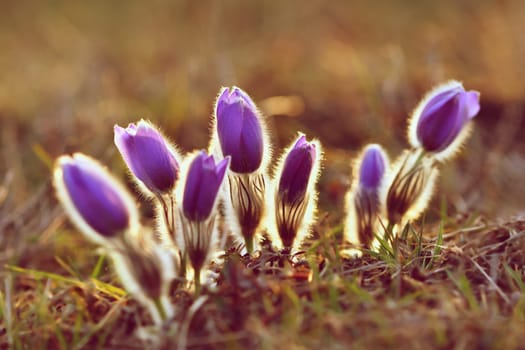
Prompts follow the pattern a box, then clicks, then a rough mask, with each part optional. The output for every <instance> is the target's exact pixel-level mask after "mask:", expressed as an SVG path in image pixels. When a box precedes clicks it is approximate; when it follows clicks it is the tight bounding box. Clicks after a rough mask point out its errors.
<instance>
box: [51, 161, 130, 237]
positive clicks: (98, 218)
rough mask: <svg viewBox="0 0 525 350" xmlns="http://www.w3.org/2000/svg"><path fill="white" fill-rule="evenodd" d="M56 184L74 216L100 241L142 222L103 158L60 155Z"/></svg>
mask: <svg viewBox="0 0 525 350" xmlns="http://www.w3.org/2000/svg"><path fill="white" fill-rule="evenodd" d="M54 185H55V188H56V191H57V194H58V197H59V199H60V201H61V203H62V205H63V206H64V208H65V209H66V212H67V214H68V215H69V217H70V218H71V220H72V221H73V222H74V223H75V224H76V225H77V226H78V227H79V228H80V230H81V231H82V232H83V233H84V234H86V235H87V236H88V237H89V238H90V239H91V240H93V241H94V242H96V243H99V244H104V243H107V240H108V239H111V238H114V237H116V236H119V235H120V234H121V233H123V232H124V231H129V230H133V229H135V228H136V227H137V226H138V213H137V208H136V206H135V204H134V202H133V199H132V197H131V195H130V194H129V193H128V191H126V190H125V189H124V188H123V186H122V185H120V183H118V182H117V181H116V180H115V179H114V178H113V177H112V176H111V175H110V174H109V172H108V171H107V170H106V169H105V168H104V167H103V166H102V165H101V164H100V163H99V162H97V161H96V160H94V159H92V158H90V157H88V156H86V155H83V154H80V153H76V154H74V155H73V156H72V157H71V156H61V157H60V158H58V160H57V162H56V165H55V171H54Z"/></svg>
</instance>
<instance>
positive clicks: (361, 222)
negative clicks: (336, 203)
mask: <svg viewBox="0 0 525 350" xmlns="http://www.w3.org/2000/svg"><path fill="white" fill-rule="evenodd" d="M387 168H388V157H387V155H386V153H385V152H384V151H383V149H382V148H381V146H379V145H377V144H371V145H368V146H367V147H366V148H365V149H364V151H363V152H362V154H361V155H360V156H359V157H358V158H357V161H356V162H355V164H354V174H355V175H354V180H353V181H354V183H353V185H352V188H351V190H350V191H349V192H348V194H347V198H346V213H347V221H346V225H345V237H346V240H347V241H348V242H350V243H351V244H353V245H354V246H358V247H359V246H361V247H364V248H370V247H371V244H372V242H373V240H374V234H376V233H377V230H378V228H379V227H378V226H379V224H380V222H379V218H380V215H381V211H382V208H383V203H381V198H380V194H381V187H382V185H383V182H384V179H385V175H386V171H387Z"/></svg>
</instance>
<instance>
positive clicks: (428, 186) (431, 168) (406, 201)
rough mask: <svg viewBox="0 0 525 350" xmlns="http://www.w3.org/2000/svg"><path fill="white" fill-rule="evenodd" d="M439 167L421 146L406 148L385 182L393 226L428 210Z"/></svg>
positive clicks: (388, 213) (415, 217)
mask: <svg viewBox="0 0 525 350" xmlns="http://www.w3.org/2000/svg"><path fill="white" fill-rule="evenodd" d="M437 175H438V169H437V167H436V164H435V162H434V160H433V159H432V158H431V157H427V156H425V155H422V154H421V150H420V149H413V150H410V151H405V152H404V153H403V154H402V155H401V156H400V157H399V158H398V160H397V161H396V162H395V163H394V165H393V167H392V171H391V173H390V176H389V179H388V180H387V181H386V186H384V190H385V191H386V212H387V218H388V221H389V223H390V224H391V225H395V224H399V223H405V222H407V221H410V220H414V219H417V217H418V216H419V215H420V214H421V213H422V212H423V211H424V210H425V209H426V206H427V205H428V202H429V200H430V198H431V196H432V191H433V189H434V183H435V180H436V178H437Z"/></svg>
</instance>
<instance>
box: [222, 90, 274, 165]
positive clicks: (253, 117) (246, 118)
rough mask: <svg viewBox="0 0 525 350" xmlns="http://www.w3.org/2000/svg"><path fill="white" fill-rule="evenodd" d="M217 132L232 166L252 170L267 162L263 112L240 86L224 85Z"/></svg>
mask: <svg viewBox="0 0 525 350" xmlns="http://www.w3.org/2000/svg"><path fill="white" fill-rule="evenodd" d="M215 116H216V123H217V135H218V138H219V143H220V147H221V150H222V154H223V155H224V156H230V157H231V164H230V169H231V170H232V171H233V172H236V173H243V174H245V173H251V172H254V171H256V170H257V169H259V167H260V166H261V163H262V161H263V152H264V137H263V128H262V126H261V121H260V117H259V112H258V111H257V107H256V106H255V103H254V102H253V101H252V99H251V98H250V96H248V94H246V93H245V92H244V91H242V90H241V89H239V88H238V87H233V88H231V89H230V88H226V87H225V88H223V89H222V91H221V92H220V94H219V98H218V99H217V105H216V107H215Z"/></svg>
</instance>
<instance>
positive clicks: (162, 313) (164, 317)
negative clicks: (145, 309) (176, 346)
mask: <svg viewBox="0 0 525 350" xmlns="http://www.w3.org/2000/svg"><path fill="white" fill-rule="evenodd" d="M153 303H154V304H155V308H156V309H157V311H158V312H159V315H160V319H161V320H162V321H163V322H164V321H166V320H167V319H168V315H167V314H166V310H164V306H163V305H162V302H161V300H160V298H157V299H155V300H153Z"/></svg>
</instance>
